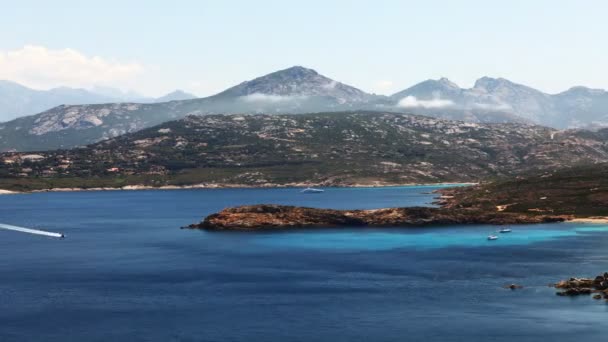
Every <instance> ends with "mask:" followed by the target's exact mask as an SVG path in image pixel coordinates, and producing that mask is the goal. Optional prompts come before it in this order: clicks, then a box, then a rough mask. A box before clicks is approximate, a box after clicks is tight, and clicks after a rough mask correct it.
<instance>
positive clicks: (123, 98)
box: [0, 80, 196, 122]
mask: <svg viewBox="0 0 608 342" xmlns="http://www.w3.org/2000/svg"><path fill="white" fill-rule="evenodd" d="M193 98H196V96H194V95H191V94H188V93H185V92H183V91H179V90H176V91H174V92H172V93H169V94H167V95H165V96H162V97H160V98H156V99H155V98H151V97H145V96H143V95H140V94H138V93H135V92H132V91H129V92H123V91H121V90H120V89H115V88H109V87H99V86H97V87H93V88H92V89H91V90H86V89H78V88H68V87H58V88H53V89H49V90H35V89H31V88H28V87H25V86H22V85H20V84H18V83H15V82H11V81H2V80H0V122H3V121H8V120H12V119H15V118H19V117H23V116H26V115H32V114H36V113H40V112H43V111H46V110H49V109H51V108H54V107H57V106H60V105H84V104H104V103H112V102H137V103H151V102H168V101H175V100H187V99H193Z"/></svg>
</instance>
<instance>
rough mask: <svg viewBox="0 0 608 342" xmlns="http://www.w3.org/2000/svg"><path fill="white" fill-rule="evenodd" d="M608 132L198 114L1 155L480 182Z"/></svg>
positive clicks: (134, 174)
mask: <svg viewBox="0 0 608 342" xmlns="http://www.w3.org/2000/svg"><path fill="white" fill-rule="evenodd" d="M607 138H608V129H607V130H601V131H598V132H589V131H558V130H555V129H552V128H546V127H541V126H530V125H522V124H472V123H465V122H459V121H450V120H441V119H436V118H430V117H425V116H417V115H409V114H396V113H380V112H346V113H317V114H303V115H276V114H275V115H266V114H256V115H206V116H189V117H186V118H184V119H180V120H176V121H170V122H166V123H163V124H161V125H158V126H155V127H151V128H147V129H144V130H141V131H139V132H135V133H130V134H125V135H122V136H120V137H116V138H113V139H109V140H106V141H103V142H99V143H96V144H92V145H89V146H87V147H85V148H79V149H72V150H59V151H50V152H36V153H35V154H34V156H32V153H6V154H2V155H0V173H1V174H2V175H3V177H2V178H0V188H9V189H14V190H19V189H32V188H48V187H53V186H54V187H102V186H111V187H115V186H124V185H134V184H146V185H150V186H162V185H191V184H201V183H204V184H208V185H214V184H215V185H222V184H223V185H226V184H228V185H242V184H245V185H256V186H263V185H277V184H291V185H296V184H300V185H301V184H306V183H308V184H323V185H328V186H331V185H354V184H366V185H373V184H404V183H427V182H464V181H480V180H486V179H489V178H494V177H500V176H512V175H521V174H525V173H527V172H531V171H537V170H547V171H553V170H555V169H558V168H561V167H565V166H571V165H579V164H593V163H597V162H607V161H608V145H606V144H605V141H606V139H607Z"/></svg>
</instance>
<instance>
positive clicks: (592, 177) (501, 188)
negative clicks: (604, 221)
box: [446, 164, 608, 217]
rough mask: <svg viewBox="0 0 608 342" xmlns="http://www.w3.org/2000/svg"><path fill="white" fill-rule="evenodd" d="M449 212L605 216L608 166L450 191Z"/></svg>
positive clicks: (564, 170) (582, 167) (607, 208)
mask: <svg viewBox="0 0 608 342" xmlns="http://www.w3.org/2000/svg"><path fill="white" fill-rule="evenodd" d="M449 195H451V196H454V198H453V199H448V200H447V202H446V205H447V207H448V208H453V209H470V208H479V209H482V210H484V211H501V212H505V213H527V214H534V215H536V214H538V215H574V216H576V217H589V216H608V164H599V165H586V166H577V167H572V168H565V169H561V170H557V171H547V172H540V173H531V174H527V175H524V176H521V177H517V178H514V179H508V180H501V181H496V182H492V183H488V184H482V185H479V186H476V187H470V188H467V189H454V190H452V191H450V193H449Z"/></svg>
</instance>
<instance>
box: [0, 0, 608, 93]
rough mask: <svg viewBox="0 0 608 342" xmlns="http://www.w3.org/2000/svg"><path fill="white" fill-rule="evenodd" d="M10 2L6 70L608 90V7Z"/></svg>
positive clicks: (367, 86) (45, 75) (142, 83)
mask: <svg viewBox="0 0 608 342" xmlns="http://www.w3.org/2000/svg"><path fill="white" fill-rule="evenodd" d="M85 2H86V1H61V0H54V1H28V0H20V1H18V2H17V1H5V0H0V8H2V11H1V12H0V17H1V20H0V78H1V79H11V80H15V81H18V82H21V83H24V84H26V85H29V86H32V87H37V88H48V87H52V86H58V85H65V86H82V87H91V86H92V85H95V84H97V85H106V86H115V87H121V88H123V89H134V90H136V91H139V92H142V93H144V94H147V95H160V94H163V93H165V92H168V91H171V90H173V89H176V88H180V89H184V90H187V91H191V92H194V93H195V94H197V95H199V96H204V95H210V94H213V93H215V92H219V91H220V90H222V89H224V88H226V87H229V86H231V85H234V84H236V83H240V82H241V81H244V80H247V79H251V78H254V77H257V76H259V75H262V74H265V73H268V72H272V71H274V70H278V69H283V68H286V67H289V66H292V65H303V66H307V67H310V68H313V69H316V70H317V71H319V72H320V73H322V74H325V75H327V76H329V77H331V78H334V79H337V80H339V81H342V82H345V83H348V84H351V85H354V86H356V87H359V88H361V89H363V90H365V91H369V92H376V93H382V94H389V93H393V92H396V91H399V90H401V89H404V88H406V87H409V86H411V85H413V84H414V83H417V82H419V81H422V80H425V79H429V78H439V77H443V76H445V77H448V78H450V79H451V80H452V81H454V82H456V83H458V84H459V85H461V86H466V87H470V86H472V84H473V83H474V81H475V80H476V79H477V78H479V77H482V76H493V77H505V78H508V79H511V80H513V81H516V82H520V83H525V84H528V85H531V86H533V87H537V88H539V89H541V90H544V91H547V92H551V93H553V92H559V91H563V90H565V89H567V88H569V87H570V86H573V85H587V86H590V87H595V88H608V62H607V60H608V59H607V56H608V44H606V37H608V21H607V20H606V13H608V1H603V0H595V1H594V0H587V1H585V0H578V1H565V0H564V1H559V0H553V1H544V0H528V1H518V0H511V1H492V0H486V1H481V0H460V1H448V0H444V1H438V0H435V1H433V0H428V1H406V0H402V1H383V0H376V1H353V0H351V1H346V0H344V1H341V0H334V1H329V0H326V1H316V0H308V1H288V0H283V1H270V0H260V1H235V0H232V1H230V0H224V1H179V0H174V1H152V0H149V1H135V0H132V1H112V0H106V1H95V2H92V1H89V4H86V3H85Z"/></svg>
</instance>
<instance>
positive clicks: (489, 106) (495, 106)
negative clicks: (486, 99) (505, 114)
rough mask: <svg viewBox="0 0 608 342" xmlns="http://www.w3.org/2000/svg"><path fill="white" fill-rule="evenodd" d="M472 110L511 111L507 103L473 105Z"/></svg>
mask: <svg viewBox="0 0 608 342" xmlns="http://www.w3.org/2000/svg"><path fill="white" fill-rule="evenodd" d="M473 108H476V109H484V110H511V109H513V107H511V106H510V105H509V104H507V103H473Z"/></svg>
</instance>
